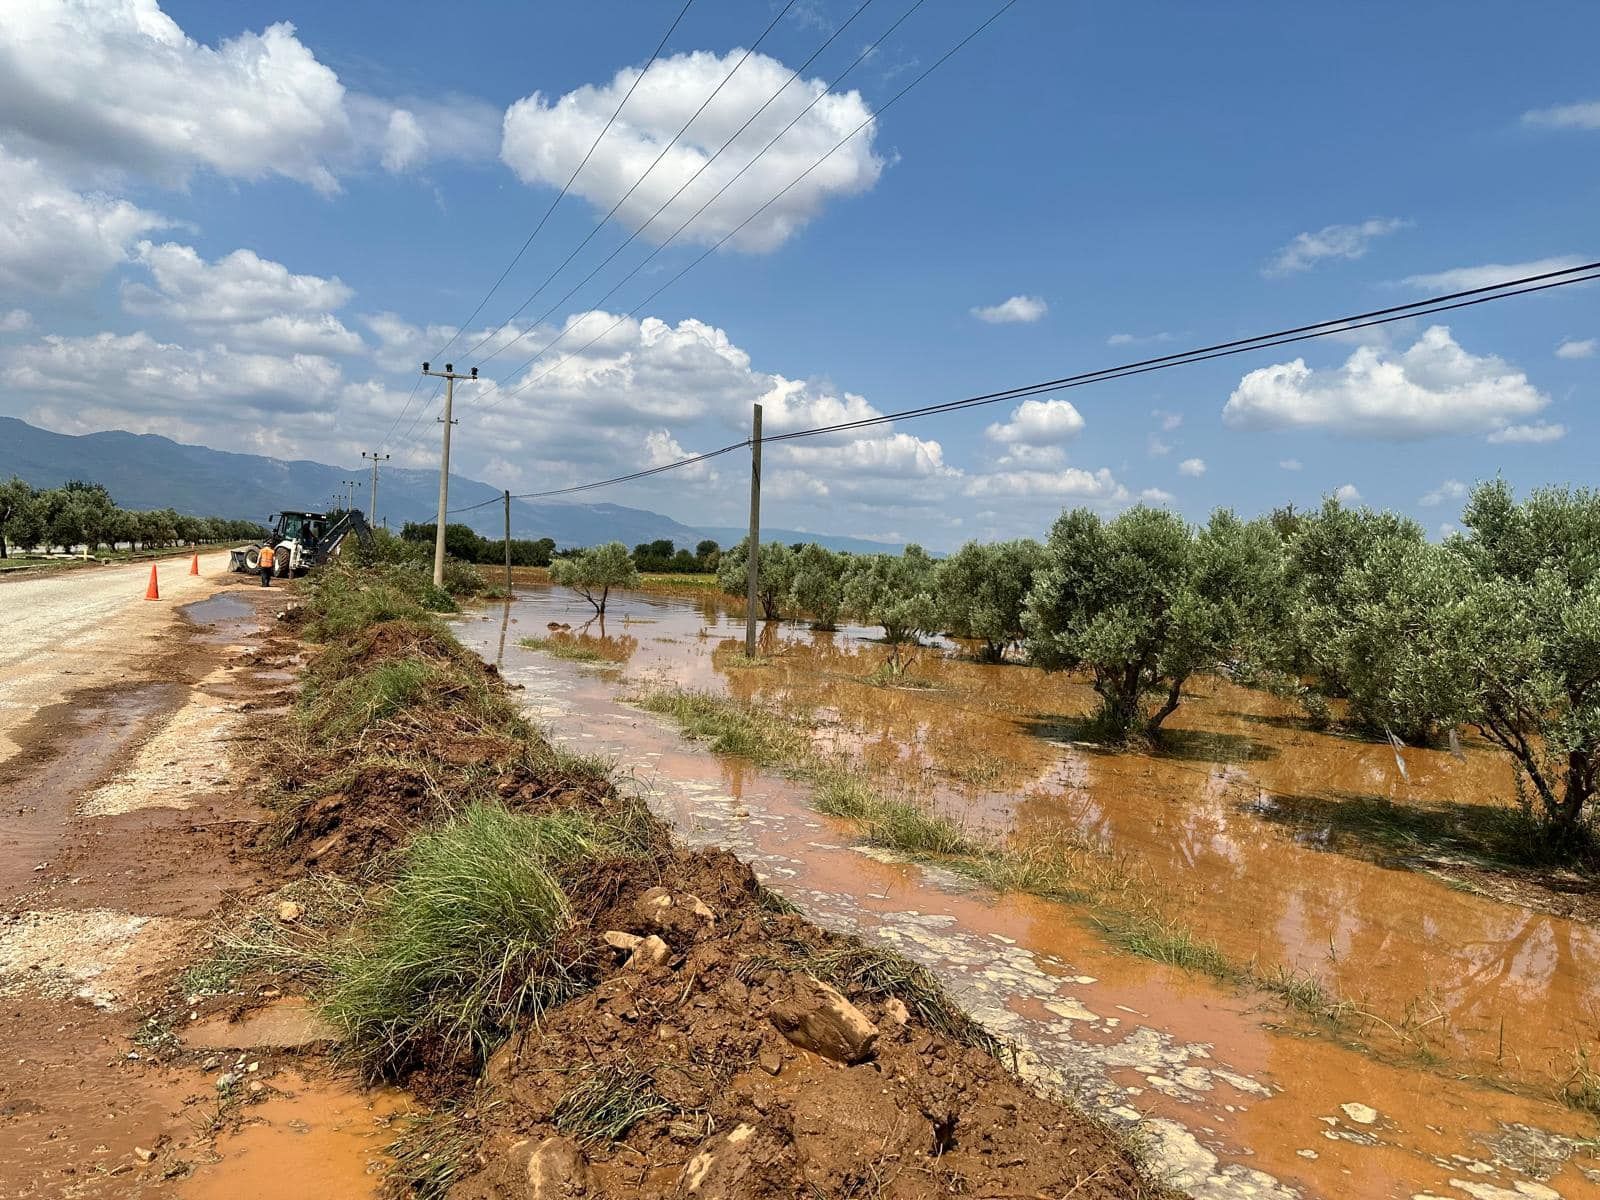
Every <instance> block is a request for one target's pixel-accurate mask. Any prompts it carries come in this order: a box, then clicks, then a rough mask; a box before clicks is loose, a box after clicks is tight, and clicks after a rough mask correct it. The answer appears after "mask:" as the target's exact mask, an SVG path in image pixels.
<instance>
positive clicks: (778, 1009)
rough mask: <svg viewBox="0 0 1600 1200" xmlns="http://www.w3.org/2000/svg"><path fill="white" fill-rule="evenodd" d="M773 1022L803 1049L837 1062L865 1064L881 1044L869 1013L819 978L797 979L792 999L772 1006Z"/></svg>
mask: <svg viewBox="0 0 1600 1200" xmlns="http://www.w3.org/2000/svg"><path fill="white" fill-rule="evenodd" d="M772 1023H773V1024H774V1025H776V1026H777V1027H778V1032H780V1033H782V1034H783V1036H784V1037H786V1038H788V1039H789V1040H790V1041H791V1042H793V1043H794V1044H795V1045H796V1046H799V1047H800V1048H801V1049H802V1050H809V1051H811V1053H813V1054H820V1055H822V1057H823V1058H831V1059H833V1060H834V1062H841V1063H849V1064H851V1065H854V1064H855V1063H860V1062H865V1061H866V1060H867V1059H869V1058H871V1057H872V1048H873V1047H874V1046H875V1045H877V1042H878V1027H877V1026H876V1025H874V1024H873V1023H872V1022H871V1021H869V1020H867V1016H866V1014H865V1013H863V1012H862V1011H861V1010H860V1009H859V1008H857V1007H856V1006H855V1005H854V1004H851V1003H850V1001H848V1000H846V999H845V998H844V997H843V996H842V995H840V993H839V991H838V989H837V988H834V987H832V986H830V985H828V984H826V983H822V982H821V981H820V980H816V979H807V978H804V977H801V978H798V979H795V980H794V981H793V988H792V992H791V995H790V998H789V999H787V1000H783V1001H780V1002H779V1003H777V1004H774V1005H773V1006H772Z"/></svg>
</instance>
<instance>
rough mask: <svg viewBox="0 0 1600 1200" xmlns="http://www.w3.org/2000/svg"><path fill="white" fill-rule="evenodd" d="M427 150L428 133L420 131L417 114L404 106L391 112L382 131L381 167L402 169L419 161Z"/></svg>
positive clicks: (395, 169)
mask: <svg viewBox="0 0 1600 1200" xmlns="http://www.w3.org/2000/svg"><path fill="white" fill-rule="evenodd" d="M427 152H428V135H427V134H425V133H423V132H422V126H421V125H420V124H418V122H417V114H416V113H414V112H412V111H411V110H410V109H405V108H397V109H395V110H394V111H393V112H391V113H390V114H389V121H388V124H387V126H386V127H385V128H384V131H383V154H382V156H381V158H380V161H381V162H382V163H383V169H384V170H386V171H404V170H406V169H407V168H409V167H412V166H415V165H416V164H417V163H419V162H421V161H422V160H423V158H424V156H425V155H426V154H427Z"/></svg>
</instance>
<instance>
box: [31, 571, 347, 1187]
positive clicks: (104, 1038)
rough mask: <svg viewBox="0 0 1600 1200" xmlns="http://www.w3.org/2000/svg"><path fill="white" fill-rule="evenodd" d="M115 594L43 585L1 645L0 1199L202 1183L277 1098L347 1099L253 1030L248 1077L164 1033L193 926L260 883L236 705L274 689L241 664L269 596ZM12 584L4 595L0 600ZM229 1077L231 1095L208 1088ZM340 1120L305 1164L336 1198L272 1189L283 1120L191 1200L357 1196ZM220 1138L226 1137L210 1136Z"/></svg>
mask: <svg viewBox="0 0 1600 1200" xmlns="http://www.w3.org/2000/svg"><path fill="white" fill-rule="evenodd" d="M185 565H186V564H185ZM108 570H109V569H108ZM145 571H146V574H147V573H148V567H146V568H145ZM117 583H118V580H117V579H116V578H115V577H112V576H109V575H108V576H104V577H102V576H101V574H100V573H90V572H75V573H72V574H71V575H69V576H64V577H62V578H59V579H50V580H48V581H37V586H39V587H45V585H46V584H47V585H48V587H47V588H46V590H45V591H43V592H40V593H39V595H38V596H37V597H35V600H36V601H37V604H36V605H35V608H36V609H37V611H34V612H33V613H32V615H31V616H30V617H29V619H28V622H27V623H26V624H25V628H24V629H23V633H24V635H25V636H26V637H27V638H28V639H31V640H29V641H28V645H29V646H33V647H34V649H33V650H30V651H28V652H27V653H22V652H21V651H19V652H18V654H17V655H15V656H13V655H10V653H9V650H8V652H7V656H6V657H5V661H4V662H0V685H3V686H0V692H3V698H4V699H5V700H6V701H7V703H5V704H4V705H0V718H3V720H0V728H3V729H4V731H5V733H6V738H5V740H4V742H3V743H0V755H3V757H0V1022H3V1025H4V1028H5V1029H6V1031H7V1032H6V1039H5V1048H6V1053H5V1054H4V1055H0V1197H11V1196H18V1197H21V1196H46V1195H48V1196H72V1197H100V1196H104V1197H126V1196H140V1195H146V1194H161V1193H165V1192H171V1191H172V1190H173V1189H174V1188H176V1187H178V1186H179V1185H180V1184H181V1183H183V1181H185V1180H186V1179H188V1177H189V1176H190V1175H191V1173H192V1172H195V1171H196V1170H197V1169H200V1168H205V1169H206V1170H207V1172H208V1174H207V1178H212V1177H217V1171H216V1169H215V1164H217V1163H219V1162H220V1163H222V1164H226V1163H228V1162H229V1159H230V1156H231V1153H232V1151H231V1149H230V1146H231V1145H238V1146H240V1147H241V1148H243V1147H250V1146H254V1145H258V1144H259V1145H262V1146H263V1147H264V1146H265V1142H264V1141H263V1139H264V1138H265V1137H266V1135H265V1134H263V1133H261V1132H259V1131H257V1132H249V1131H250V1130H252V1129H254V1128H255V1121H256V1118H255V1116H254V1113H255V1111H256V1110H257V1108H258V1106H265V1105H266V1104H267V1103H268V1102H271V1101H272V1100H273V1098H274V1097H275V1096H278V1095H279V1094H280V1093H281V1092H282V1091H284V1090H293V1091H296V1092H297V1093H299V1092H304V1091H306V1090H307V1089H308V1088H310V1089H311V1090H312V1092H313V1094H314V1095H315V1096H318V1097H321V1100H320V1101H319V1103H322V1104H323V1105H324V1106H325V1107H326V1108H327V1109H328V1111H330V1112H331V1111H334V1110H335V1109H337V1108H338V1107H339V1106H346V1107H348V1106H350V1105H361V1104H364V1103H365V1101H364V1100H363V1099H362V1098H361V1096H360V1093H359V1089H357V1088H355V1087H354V1085H353V1084H352V1082H351V1081H349V1080H348V1079H342V1078H338V1077H335V1076H333V1075H331V1074H330V1073H328V1072H327V1071H326V1069H324V1068H319V1067H316V1066H315V1064H314V1063H304V1062H303V1061H302V1060H303V1059H304V1055H305V1053H307V1050H306V1049H305V1048H295V1047H293V1046H292V1045H291V1046H288V1047H284V1046H282V1045H280V1044H279V1043H280V1042H281V1041H282V1040H283V1039H278V1040H276V1041H275V1040H274V1037H275V1035H274V1034H273V1031H272V1030H268V1031H267V1032H266V1034H265V1035H264V1036H263V1037H262V1038H258V1039H257V1041H258V1042H260V1043H261V1044H259V1045H257V1046H256V1047H255V1048H254V1049H252V1050H250V1051H249V1052H248V1059H247V1060H246V1058H245V1056H244V1055H243V1054H240V1055H235V1054H233V1053H219V1052H218V1051H217V1050H215V1049H212V1048H209V1047H201V1046H196V1047H194V1048H192V1049H185V1048H184V1047H182V1046H181V1045H180V1044H179V1043H178V1042H177V1041H176V1040H175V1039H174V1038H173V1037H172V1024H171V1022H174V1021H175V1022H176V1023H178V1024H180V1025H181V1024H183V1023H185V1021H186V1019H187V1013H186V1012H185V1011H184V1010H185V1008H187V1006H186V1005H184V1004H183V999H184V998H183V995H182V993H181V991H180V992H177V993H176V994H175V992H174V988H175V986H176V984H175V980H176V979H177V978H178V977H179V973H180V972H181V970H182V969H183V968H184V967H185V966H186V965H188V963H189V962H191V961H192V960H193V958H194V956H195V954H196V953H197V951H198V950H199V949H200V948H201V944H202V942H203V938H202V933H203V931H204V930H205V929H206V928H208V927H209V925H210V924H211V922H212V921H214V920H215V919H217V918H218V916H219V915H220V914H222V913H225V912H227V911H230V910H231V909H232V908H234V907H235V906H237V905H239V904H241V903H244V902H246V901H248V900H249V899H251V898H252V897H255V896H257V895H259V894H261V893H263V892H265V891H267V890H269V889H271V888H272V887H274V886H275V885H276V879H275V876H274V873H273V872H272V871H271V870H269V869H268V868H266V867H265V866H264V865H263V864H262V863H261V862H260V860H259V859H258V858H256V857H255V856H254V855H253V853H252V849H251V845H252V842H253V840H254V837H255V834H256V831H257V830H258V829H259V827H260V825H261V823H262V820H263V816H264V814H263V813H262V811H261V809H260V808H259V806H258V805H257V804H256V800H255V795H254V787H253V785H254V781H255V774H254V772H253V771H252V770H251V768H250V763H251V762H252V760H253V759H254V758H255V757H256V756H257V754H258V751H257V750H256V748H255V744H254V743H252V742H251V741H250V738H251V737H252V731H251V729H250V727H249V719H248V717H247V716H246V715H245V705H246V704H249V703H251V702H252V701H253V700H254V699H255V698H258V697H260V696H262V695H264V694H266V693H268V692H270V691H272V690H274V689H281V687H282V684H283V679H284V674H283V672H282V671H274V670H271V669H264V668H262V667H260V666H258V665H256V661H255V660H256V659H257V658H258V657H259V652H260V650H261V649H262V647H263V645H264V644H266V642H265V641H264V638H265V639H270V637H271V626H272V625H273V622H272V615H273V613H274V611H275V609H276V608H277V607H278V606H280V605H281V603H282V595H281V593H274V594H270V595H263V594H258V593H257V591H256V589H253V588H249V589H247V588H243V587H239V586H236V585H235V584H234V581H233V580H230V579H228V578H227V577H218V578H206V577H200V578H193V577H187V578H184V577H175V578H174V579H173V580H171V581H169V580H167V579H165V578H164V579H163V583H162V587H163V592H164V593H166V592H168V591H172V592H174V593H175V594H177V595H178V596H180V597H181V596H183V595H189V596H190V597H191V598H193V597H195V596H197V595H203V594H205V593H206V592H209V591H216V590H217V589H219V588H220V589H222V591H221V592H219V595H220V596H222V597H225V599H219V600H215V601H213V602H211V603H209V604H208V605H206V606H204V607H200V606H196V608H198V611H199V616H198V618H197V619H196V618H195V616H194V613H195V609H191V610H190V613H189V614H188V616H187V617H186V616H184V615H181V614H179V613H177V612H175V611H174V609H175V606H174V605H172V604H170V603H163V604H161V605H157V604H153V603H151V604H148V605H147V606H146V607H131V608H130V607H129V606H128V605H126V604H124V603H123V602H122V600H121V598H120V595H119V593H118V591H117V589H116V588H115V587H113V586H112V585H116V584H117ZM34 586H35V584H31V583H29V582H28V581H16V582H10V583H7V584H6V585H5V587H6V592H7V599H10V598H13V597H15V598H21V597H22V596H23V595H24V589H27V588H30V587H34ZM80 586H81V588H82V589H83V594H82V595H80V594H79V592H78V591H77V590H75V589H77V588H79V587H80ZM27 594H28V595H30V596H32V595H33V593H32V592H28V593H27ZM0 602H3V601H0ZM52 612H54V613H56V615H57V616H58V617H59V622H60V623H59V626H52V624H51V614H52ZM8 615H9V614H8ZM282 645H283V652H284V653H290V654H292V653H293V652H294V651H295V647H294V646H293V644H292V643H289V642H287V641H285V642H283V643H282ZM78 671H81V672H82V674H81V675H76V674H74V672H78ZM108 677H112V678H116V679H117V680H118V681H117V682H115V683H111V684H107V683H104V682H103V680H105V679H106V678H108ZM85 684H87V686H85ZM247 698H248V699H247ZM28 701H33V702H34V703H33V704H29V703H27V702H28ZM40 701H44V703H42V704H40V703H39V702H40ZM197 1007H198V1008H201V1009H203V1008H204V1007H205V1005H204V1004H200V1005H198V1006H197ZM200 1015H201V1014H200V1013H199V1012H198V1011H197V1012H196V1018H195V1024H197V1025H199V1024H203V1022H202V1021H200V1019H199V1018H200ZM313 1049H314V1048H313ZM236 1060H237V1061H236ZM251 1063H254V1065H255V1069H254V1070H248V1067H249V1065H250V1064H251ZM291 1067H293V1068H296V1069H297V1070H299V1071H301V1072H308V1071H309V1072H310V1075H309V1076H307V1077H309V1078H314V1079H315V1083H314V1085H313V1084H308V1083H306V1082H305V1077H302V1075H292V1076H291V1075H286V1074H285V1073H284V1072H285V1071H286V1070H287V1069H288V1068H291ZM230 1071H232V1072H236V1074H237V1076H238V1080H237V1082H236V1083H235V1082H229V1083H227V1084H226V1085H225V1086H223V1087H221V1088H219V1086H218V1085H219V1082H221V1081H222V1080H223V1078H224V1077H225V1076H227V1075H228V1074H229V1072H230ZM307 1111H308V1112H311V1113H315V1112H316V1111H318V1110H317V1109H316V1107H315V1104H313V1106H312V1107H311V1108H310V1109H308V1110H307ZM311 1119H319V1118H311ZM348 1125H349V1122H346V1121H341V1122H340V1123H339V1124H338V1127H337V1132H331V1133H329V1134H328V1136H327V1137H324V1138H322V1139H320V1140H318V1141H317V1142H316V1145H317V1149H316V1151H315V1152H314V1155H313V1157H314V1158H315V1159H317V1160H319V1161H320V1160H326V1163H327V1164H329V1165H328V1166H327V1168H326V1169H327V1170H329V1171H333V1172H335V1173H337V1172H344V1175H340V1176H339V1178H341V1179H343V1178H344V1176H345V1175H350V1176H351V1178H350V1186H349V1188H348V1189H347V1190H345V1191H343V1192H328V1191H323V1190H322V1189H321V1188H320V1186H319V1187H314V1188H313V1189H312V1190H311V1191H297V1190H294V1189H292V1188H291V1190H289V1191H285V1190H283V1186H284V1176H282V1175H281V1174H280V1173H278V1169H277V1168H276V1167H274V1166H273V1165H272V1163H274V1162H276V1163H278V1164H280V1165H281V1164H282V1163H283V1162H284V1161H286V1154H287V1151H288V1148H289V1143H290V1142H293V1141H295V1140H296V1139H299V1140H298V1143H297V1144H299V1145H301V1146H305V1145H307V1144H308V1143H307V1142H306V1140H305V1139H303V1138H300V1135H299V1134H297V1133H296V1132H295V1131H294V1130H293V1129H290V1128H287V1127H284V1128H282V1129H281V1130H280V1131H279V1135H278V1136H280V1137H281V1138H282V1139H283V1141H284V1146H282V1147H276V1148H273V1149H271V1150H270V1151H266V1150H263V1152H262V1153H260V1154H258V1155H257V1156H256V1167H255V1168H254V1170H255V1171H256V1173H257V1176H258V1185H257V1188H256V1190H255V1191H254V1192H252V1191H251V1190H250V1187H249V1186H247V1185H246V1184H245V1183H244V1182H241V1180H243V1179H244V1176H242V1175H240V1174H239V1173H238V1172H237V1171H236V1172H234V1173H233V1174H232V1175H224V1176H222V1177H224V1178H227V1179H228V1180H230V1182H228V1183H227V1184H226V1185H225V1186H224V1190H222V1191H213V1192H197V1193H196V1194H206V1195H230V1196H233V1195H251V1194H256V1195H289V1194H301V1195H311V1194H317V1195H325V1194H326V1195H347V1196H368V1195H372V1194H373V1190H374V1181H373V1180H372V1179H371V1178H369V1177H368V1176H367V1175H366V1173H365V1171H366V1165H367V1163H368V1162H369V1161H370V1160H371V1159H372V1158H373V1157H374V1151H373V1148H372V1146H371V1144H370V1137H369V1136H368V1131H366V1130H365V1129H363V1130H362V1131H361V1134H360V1136H356V1135H355V1134H354V1133H353V1132H352V1133H350V1134H349V1135H348V1136H347V1135H346V1132H345V1131H346V1129H347V1126H348ZM270 1127H272V1128H277V1126H276V1125H272V1126H270ZM241 1128H242V1129H245V1130H246V1131H247V1133H248V1137H247V1138H245V1135H241V1138H242V1139H245V1140H239V1141H237V1142H232V1143H230V1141H229V1140H228V1139H226V1138H224V1139H223V1140H222V1141H221V1142H219V1141H217V1135H219V1134H222V1133H226V1132H227V1131H229V1130H233V1129H241ZM207 1164H213V1165H212V1166H209V1167H208V1166H207ZM351 1166H353V1169H354V1174H353V1175H351V1173H350V1171H347V1170H346V1168H347V1167H351ZM317 1169H318V1170H321V1169H323V1168H321V1167H318V1168H317ZM308 1171H309V1173H308V1176H307V1177H308V1178H310V1179H313V1180H315V1179H320V1178H321V1176H319V1175H317V1174H316V1171H315V1170H310V1168H308ZM248 1174H249V1172H245V1175H248ZM329 1177H330V1178H331V1177H332V1176H329ZM197 1182H198V1181H197Z"/></svg>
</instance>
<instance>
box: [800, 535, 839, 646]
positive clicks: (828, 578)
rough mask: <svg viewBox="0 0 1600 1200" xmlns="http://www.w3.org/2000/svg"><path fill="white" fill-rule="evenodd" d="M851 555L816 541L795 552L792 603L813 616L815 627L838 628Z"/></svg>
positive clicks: (812, 622) (812, 621)
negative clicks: (847, 555)
mask: <svg viewBox="0 0 1600 1200" xmlns="http://www.w3.org/2000/svg"><path fill="white" fill-rule="evenodd" d="M848 562H849V559H848V557H846V556H845V555H841V554H835V553H834V552H833V551H832V550H829V549H827V548H826V547H825V546H819V545H817V544H816V543H815V542H811V543H809V544H807V545H804V546H802V547H800V549H799V550H798V551H797V552H795V555H794V563H793V572H792V578H791V579H790V581H789V603H790V604H791V605H792V606H793V607H794V608H796V609H798V610H799V611H800V612H803V613H805V614H806V615H807V616H809V617H810V618H811V627H812V628H813V629H836V628H837V627H838V625H839V614H840V612H841V611H842V610H843V608H844V573H845V567H846V564H847V563H848Z"/></svg>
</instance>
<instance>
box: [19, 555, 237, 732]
mask: <svg viewBox="0 0 1600 1200" xmlns="http://www.w3.org/2000/svg"><path fill="white" fill-rule="evenodd" d="M227 566H228V555H227V552H226V551H218V552H214V553H211V554H202V555H201V556H200V574H199V575H198V576H193V575H190V574H189V573H188V571H189V559H188V558H187V557H183V558H169V559H162V560H161V561H160V562H158V563H157V576H158V578H159V580H160V589H161V599H160V600H156V601H150V600H146V599H145V598H144V593H145V585H146V584H147V583H148V582H149V579H150V564H149V563H148V562H145V563H130V564H128V565H126V566H114V567H82V568H78V569H75V570H69V571H62V572H61V573H59V574H52V575H41V576H35V577H33V578H30V579H13V580H5V581H0V762H3V761H4V760H5V759H7V758H9V757H11V755H13V754H15V753H16V752H17V750H18V746H17V744H16V743H15V742H14V741H13V740H12V738H11V734H12V733H13V732H14V731H15V730H16V728H17V727H18V726H19V725H21V724H23V723H24V722H26V721H27V720H28V718H29V717H31V716H32V715H33V714H34V713H36V712H37V711H38V710H39V709H41V708H43V707H45V706H46V705H49V704H54V703H57V702H59V701H60V700H62V699H63V698H64V697H65V696H66V695H67V693H68V692H71V691H74V690H77V689H79V688H83V687H92V686H95V685H99V684H108V683H115V682H117V681H118V680H120V679H122V678H125V677H126V676H127V674H128V672H129V670H130V668H131V667H132V666H133V664H134V663H135V662H136V661H138V660H140V659H142V658H144V657H146V656H149V655H153V654H155V653H158V652H159V651H160V649H161V648H162V647H161V645H160V639H161V634H162V633H163V631H164V630H165V629H166V628H167V627H168V626H169V623H170V622H171V620H172V616H173V609H174V608H176V607H177V606H179V605H182V604H189V603H192V602H193V601H195V600H201V599H204V598H205V597H206V596H208V595H210V594H211V593H212V592H214V591H215V590H216V589H217V588H218V587H219V586H220V585H221V583H222V582H223V581H224V580H226V579H227V578H228V576H227V574H226V572H227Z"/></svg>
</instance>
